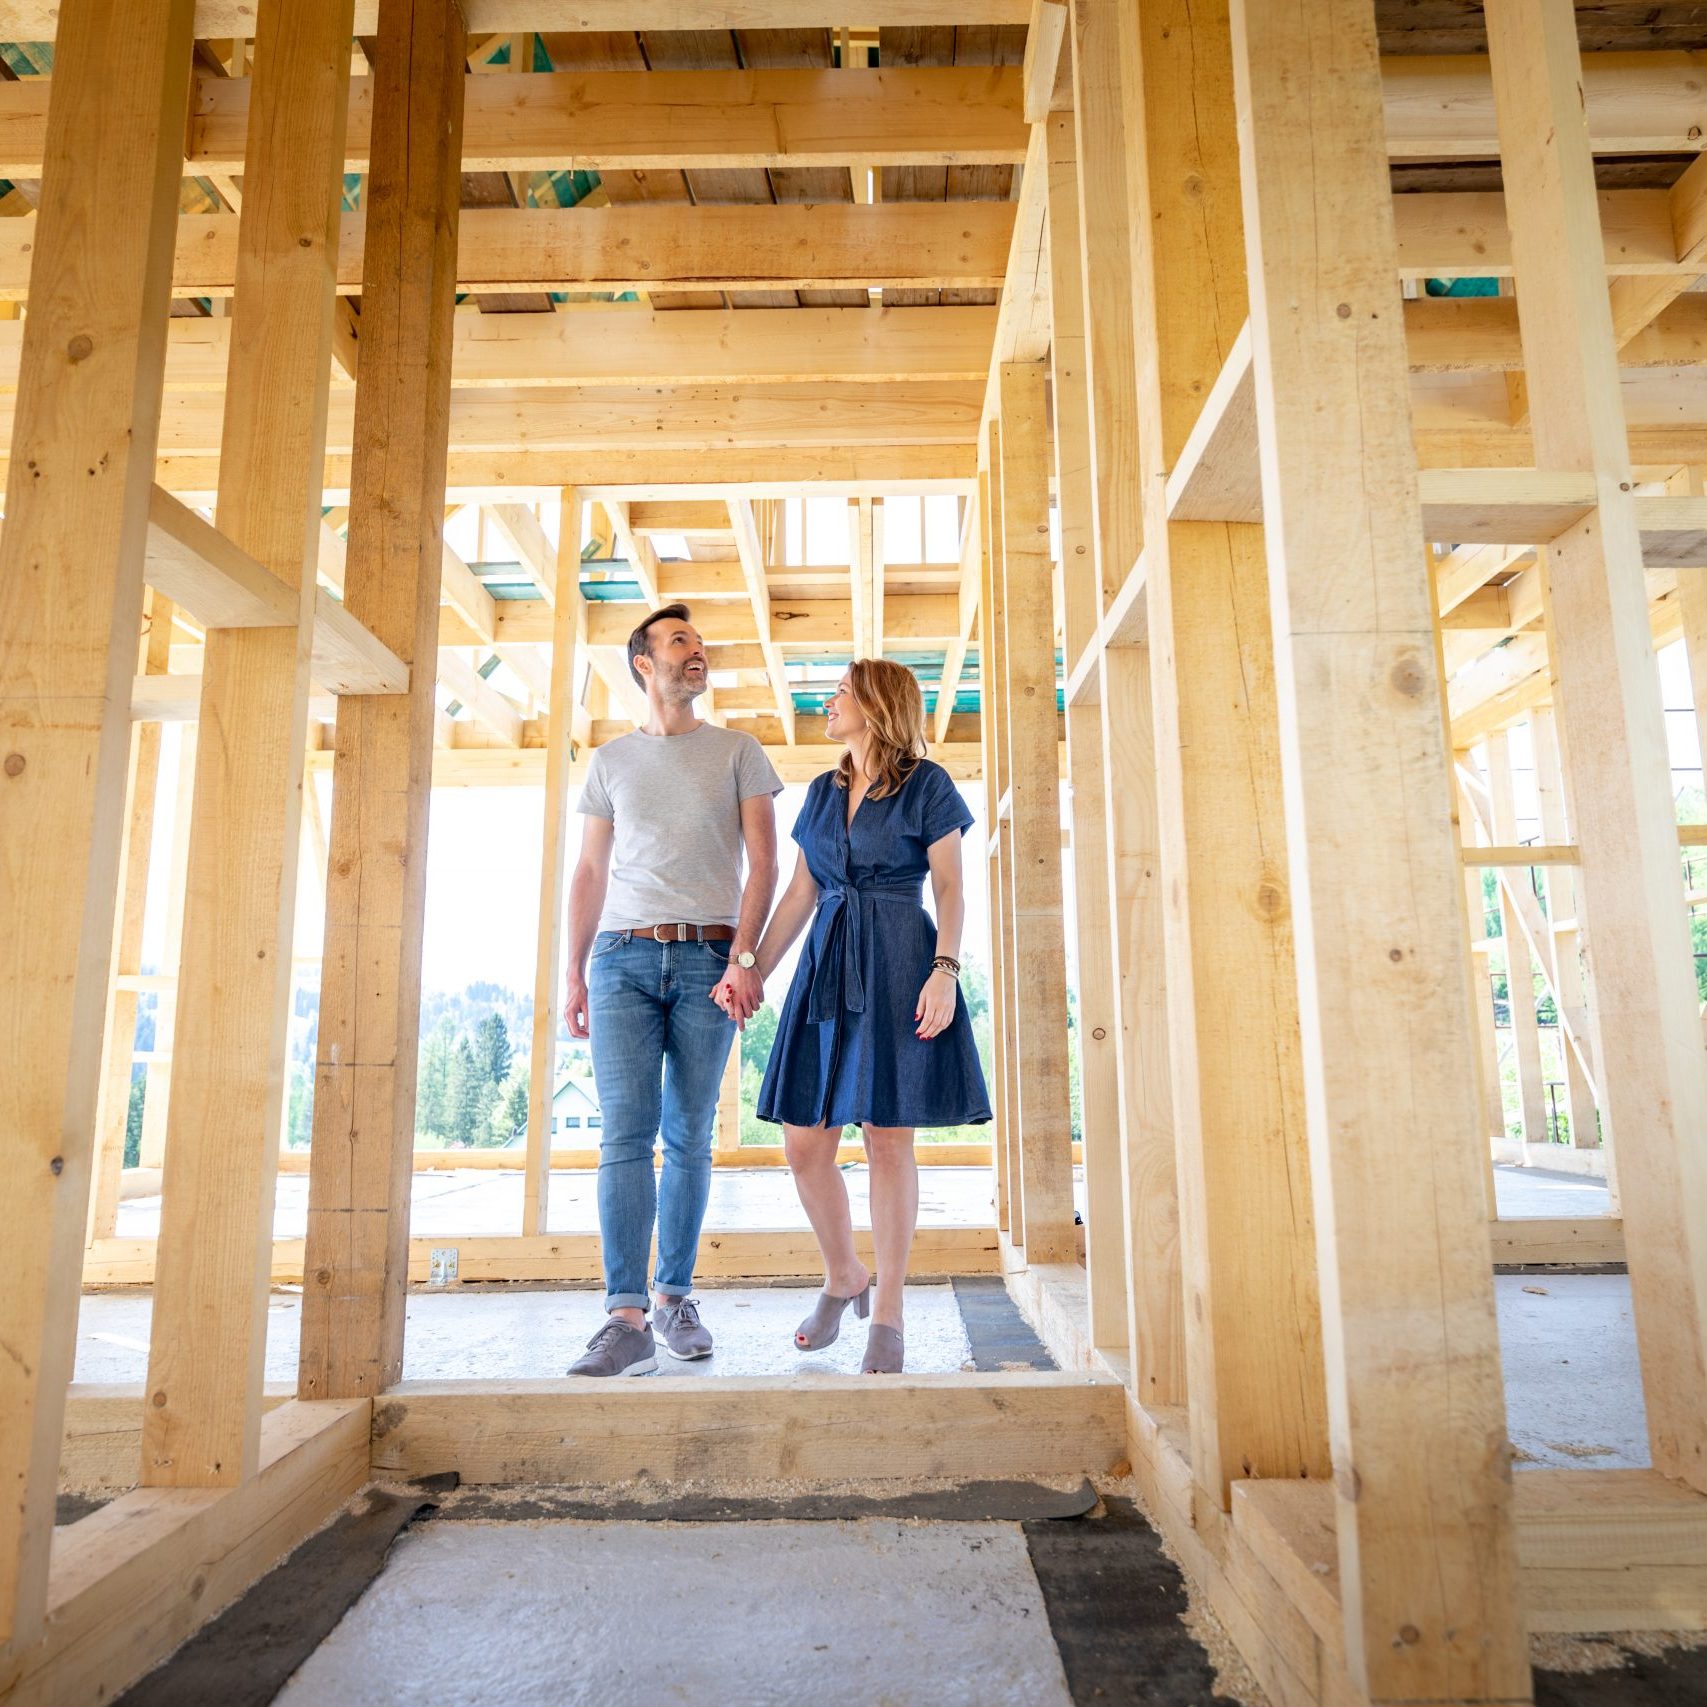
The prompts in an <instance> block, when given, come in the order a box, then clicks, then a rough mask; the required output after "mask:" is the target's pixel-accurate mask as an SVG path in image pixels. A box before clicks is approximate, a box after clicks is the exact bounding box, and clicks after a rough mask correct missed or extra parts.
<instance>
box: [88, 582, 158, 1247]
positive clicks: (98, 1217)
mask: <svg viewBox="0 0 1707 1707" xmlns="http://www.w3.org/2000/svg"><path fill="white" fill-rule="evenodd" d="M147 609H148V614H147V616H146V618H145V619H144V623H143V627H144V634H143V641H142V647H141V651H142V672H143V674H144V675H150V676H161V675H164V674H165V673H166V667H167V663H168V661H169V658H170V654H171V650H172V601H171V600H170V599H168V598H165V597H164V596H163V595H161V594H159V593H150V594H149V596H148V600H147ZM160 736H161V726H160V725H159V724H158V723H138V724H136V725H135V726H134V727H133V728H132V730H131V737H130V776H129V780H128V782H127V784H126V788H125V802H126V806H125V835H124V853H123V856H122V859H123V863H122V865H121V868H120V869H121V871H122V873H123V876H122V877H121V879H120V882H119V894H120V903H119V909H118V917H117V920H116V921H115V925H116V928H115V932H114V936H113V982H114V986H115V987H114V988H112V990H111V991H110V994H109V996H108V1001H107V1025H106V1035H107V1043H106V1049H105V1051H104V1053H103V1055H102V1058H101V1100H100V1107H99V1109H98V1111H97V1114H96V1118H95V1169H94V1188H93V1189H92V1190H91V1191H90V1193H89V1237H90V1238H91V1239H106V1238H111V1237H112V1235H113V1232H114V1230H115V1228H116V1227H117V1225H118V1211H119V1188H120V1185H121V1183H122V1181H121V1176H122V1175H123V1172H124V1145H125V1132H126V1129H127V1127H128V1126H129V1123H130V1086H131V1077H132V1072H133V1068H134V1063H133V1060H132V1056H133V1055H134V1053H135V1049H136V1004H137V1000H138V996H137V992H136V990H135V989H134V988H132V989H128V990H121V989H118V988H116V985H117V981H118V979H119V978H122V977H124V976H125V975H126V974H136V973H139V972H141V970H142V927H143V924H144V921H145V915H146V911H147V904H148V865H149V852H150V844H151V843H152V841H153V837H154V810H155V795H156V793H157V792H158V790H159V784H160ZM160 1005H161V1006H165V1005H166V1004H165V1003H164V1002H162V1003H161V1004H160Z"/></svg>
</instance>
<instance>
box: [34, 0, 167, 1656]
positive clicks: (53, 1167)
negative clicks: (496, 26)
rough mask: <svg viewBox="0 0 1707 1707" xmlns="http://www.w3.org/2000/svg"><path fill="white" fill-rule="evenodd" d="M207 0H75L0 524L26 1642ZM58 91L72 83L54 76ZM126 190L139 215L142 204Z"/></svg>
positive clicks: (49, 1519)
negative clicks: (170, 0)
mask: <svg viewBox="0 0 1707 1707" xmlns="http://www.w3.org/2000/svg"><path fill="white" fill-rule="evenodd" d="M190 32H191V12H190V7H189V5H188V4H187V0H176V3H174V4H170V5H162V6H154V7H126V8H122V9H116V8H114V7H112V6H110V5H107V4H103V3H101V0H67V3H66V5H65V6H64V9H63V16H62V17H61V18H60V20H59V35H58V45H57V61H56V70H55V75H54V77H53V78H52V79H51V90H44V91H43V99H44V101H46V102H47V110H46V128H45V132H44V152H45V155H46V160H45V168H44V170H45V176H44V178H43V184H42V191H41V203H40V205H41V211H40V213H39V214H38V215H37V224H38V227H39V229H38V231H37V233H36V240H35V247H34V254H33V257H32V262H31V272H32V276H33V277H34V279H35V281H36V285H37V309H36V311H35V312H34V313H32V314H31V315H30V317H29V319H28V320H27V321H26V323H25V329H24V339H23V350H22V355H21V360H20V371H19V380H18V397H17V404H16V408H15V411H14V415H13V426H12V440H13V443H14V445H15V446H16V447H17V450H18V454H17V455H16V456H15V457H14V458H13V459H12V460H11V462H10V465H9V467H8V469H7V496H6V518H7V520H6V526H5V528H4V530H3V533H0V640H3V644H0V747H3V748H4V755H5V756H4V759H3V761H0V791H3V795H4V801H5V805H4V809H3V810H0V915H3V916H4V917H6V918H8V919H14V920H16V919H21V918H25V917H27V918H28V919H29V920H30V923H31V928H30V929H28V930H8V931H6V932H5V933H3V937H0V940H3V942H4V945H5V946H4V950H3V957H0V964H3V967H4V977H0V1039H3V1040H4V1048H5V1053H6V1067H5V1070H4V1071H0V1176H3V1177H4V1178H5V1179H6V1181H7V1191H8V1198H7V1220H8V1228H7V1243H8V1260H9V1264H10V1268H11V1275H10V1279H9V1281H8V1284H7V1286H6V1288H5V1293H4V1298H3V1300H0V1344H4V1346H5V1347H6V1348H7V1353H8V1354H7V1355H6V1356H4V1357H0V1413H3V1414H4V1415H5V1417H6V1418H7V1425H6V1427H5V1429H4V1430H0V1489H3V1490H4V1497H3V1498H0V1640H5V1639H7V1638H11V1639H13V1640H14V1641H15V1642H16V1643H18V1644H20V1645H25V1644H28V1643H30V1642H32V1641H33V1640H34V1639H35V1638H36V1637H37V1636H38V1635H39V1633H40V1631H41V1626H42V1619H43V1616H44V1612H45V1609H46V1601H47V1593H48V1583H47V1571H48V1548H49V1542H50V1539H51V1536H52V1530H53V1505H54V1485H53V1484H54V1473H55V1467H56V1463H57V1459H58V1455H59V1441H60V1433H61V1426H62V1414H63V1412H62V1407H63V1404H64V1392H65V1386H66V1383H67V1381H68V1380H69V1379H70V1375H71V1367H72V1361H73V1355H74V1347H75V1337H76V1322H77V1293H78V1286H77V1269H78V1266H79V1261H80V1256H79V1247H80V1246H81V1245H82V1243H83V1240H84V1237H85V1229H86V1223H87V1218H88V1192H89V1176H90V1164H91V1151H92V1148H93V1144H94V1136H95V1130H94V1128H95V1110H96V1100H97V1091H98V1086H99V1083H100V1076H101V1075H100V1062H101V1043H102V1025H103V1020H104V1018H105V1014H106V1005H107V987H108V976H109V970H110V962H111V953H112V937H113V916H114V911H115V903H116V898H117V887H118V876H119V871H118V856H119V847H120V844H121V839H122V835H123V818H124V805H125V769H126V760H127V757H128V754H129V751H130V731H129V728H128V723H129V705H130V685H131V678H132V676H133V675H134V673H135V668H136V637H137V634H138V632H139V627H140V622H141V616H142V600H143V557H144V552H145V543H146V531H147V522H148V495H149V476H150V471H151V465H152V463H153V460H154V450H155V441H156V436H157V433H158V427H159V418H160V385H161V377H162V371H163V363H164V358H165V338H164V326H165V320H166V312H167V299H168V292H169V288H170V284H169V269H170V264H171V260H170V257H171V247H172V232H173V227H174V224H175V222H176V218H177V200H178V180H179V175H180V172H181V150H182V137H183V126H184V123H185V118H186V113H187V108H188V101H189V63H190V51H191V34H190ZM49 95H51V100H48V96H49ZM111 210H118V212H117V213H116V214H114V213H112V211H111Z"/></svg>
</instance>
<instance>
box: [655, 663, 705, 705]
mask: <svg viewBox="0 0 1707 1707" xmlns="http://www.w3.org/2000/svg"><path fill="white" fill-rule="evenodd" d="M706 679H707V678H706V674H705V673H704V672H703V671H701V672H697V673H695V674H694V675H690V674H689V673H688V668H687V666H686V665H685V664H683V665H674V664H660V665H659V666H658V686H659V688H660V690H661V691H662V694H663V697H664V698H665V699H667V700H668V701H670V703H671V704H673V705H685V704H687V703H688V702H689V701H691V700H696V699H698V698H699V696H700V695H701V694H702V693H704V692H705V686H706Z"/></svg>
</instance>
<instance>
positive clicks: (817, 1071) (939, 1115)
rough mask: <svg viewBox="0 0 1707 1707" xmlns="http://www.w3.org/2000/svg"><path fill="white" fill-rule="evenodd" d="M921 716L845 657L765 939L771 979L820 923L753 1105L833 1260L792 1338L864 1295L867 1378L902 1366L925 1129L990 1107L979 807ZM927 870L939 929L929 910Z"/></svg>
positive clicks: (876, 675)
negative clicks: (972, 835)
mask: <svg viewBox="0 0 1707 1707" xmlns="http://www.w3.org/2000/svg"><path fill="white" fill-rule="evenodd" d="M924 715H925V712H924V701H923V698H922V697H921V695H920V693H919V684H918V682H917V681H916V680H915V679H914V677H913V674H912V672H911V671H910V670H905V669H903V668H902V667H901V666H900V665H899V664H892V663H889V662H887V661H885V660H882V659H857V660H856V661H855V662H854V663H853V664H852V665H851V666H850V667H849V669H848V672H847V674H846V675H845V676H843V677H842V681H841V685H840V686H839V687H838V688H837V689H836V691H835V693H834V694H833V695H831V697H830V702H829V706H828V721H827V730H828V734H829V737H830V739H831V740H832V741H840V742H842V743H844V744H845V745H846V748H847V751H846V752H845V753H844V754H843V755H842V759H841V762H840V763H839V764H838V765H837V766H836V768H835V769H834V770H833V771H826V772H825V773H824V774H823V775H822V776H820V777H817V778H815V779H814V781H813V782H812V784H811V786H810V787H809V788H808V789H807V791H806V802H805V804H804V805H803V806H802V807H801V810H800V815H799V817H798V818H797V819H796V820H795V825H794V839H795V840H796V841H797V842H798V843H799V844H800V858H799V861H798V863H797V865H796V866H795V871H794V878H793V881H792V882H791V883H790V884H789V886H788V888H787V890H786V891H785V892H784V894H783V896H782V898H781V900H780V901H778V903H777V906H776V911H775V912H774V913H773V914H772V915H771V920H770V924H769V925H768V926H767V928H766V930H765V934H764V939H763V941H762V942H761V943H760V944H759V948H758V969H759V972H760V974H761V976H765V975H768V974H769V973H770V972H771V971H773V970H774V969H775V967H776V965H777V963H778V962H779V961H780V960H781V959H782V957H783V955H784V954H785V953H786V952H787V950H788V948H789V945H790V944H791V943H792V942H793V941H794V939H795V938H796V937H797V936H799V934H800V932H801V929H802V928H803V927H804V926H805V924H806V922H807V920H808V918H810V919H811V920H812V929H811V934H810V936H809V937H808V939H807V944H806V948H805V951H804V952H803V953H802V954H801V957H800V964H799V966H798V968H797V969H796V971H795V974H794V984H793V987H792V988H791V989H790V990H789V992H788V999H787V1001H786V1002H785V1003H784V1005H783V1010H782V1018H781V1020H780V1021H779V1022H778V1025H777V1032H776V1043H775V1046H774V1047H773V1048H772V1050H771V1058H770V1064H769V1066H768V1067H767V1068H766V1071H765V1079H764V1085H763V1088H762V1089H761V1091H760V1093H759V1111H758V1112H759V1118H760V1119H761V1120H767V1121H771V1122H774V1123H780V1124H781V1126H782V1128H783V1136H784V1141H785V1145H786V1150H787V1155H788V1164H789V1167H790V1168H791V1169H792V1170H793V1173H794V1182H795V1186H796V1188H797V1189H798V1191H799V1192H800V1201H801V1203H802V1204H803V1205H804V1207H805V1210H806V1214H807V1217H808V1218H809V1219H810V1221H811V1223H812V1230H813V1232H814V1233H816V1234H817V1237H818V1246H819V1249H820V1250H821V1251H822V1252H823V1257H824V1290H823V1292H822V1294H821V1295H820V1296H819V1299H818V1302H817V1305H816V1307H815V1308H814V1309H813V1311H812V1313H811V1315H809V1316H808V1317H807V1318H806V1320H805V1321H804V1322H802V1323H801V1324H800V1328H799V1330H798V1331H797V1333H796V1334H795V1336H794V1338H795V1344H796V1345H797V1346H799V1347H800V1349H801V1350H802V1351H816V1350H819V1349H820V1348H821V1347H823V1346H827V1345H829V1344H830V1343H831V1341H833V1340H834V1339H835V1338H836V1337H837V1335H838V1334H839V1333H840V1332H841V1324H842V1316H843V1314H844V1312H845V1311H846V1309H847V1307H848V1305H849V1304H852V1305H853V1306H854V1309H855V1313H856V1314H857V1315H859V1316H860V1317H862V1318H863V1317H865V1316H866V1315H867V1314H870V1316H871V1328H870V1331H869V1336H868V1338H867V1341H866V1349H865V1361H864V1365H863V1369H864V1373H866V1374H868V1375H876V1374H899V1373H900V1371H901V1366H902V1358H903V1337H902V1308H901V1291H902V1286H903V1284H904V1282H905V1280H906V1276H907V1256H908V1252H909V1251H910V1249H911V1248H912V1243H913V1229H914V1227H915V1225H916V1223H917V1221H918V1216H919V1174H918V1166H917V1164H916V1163H915V1161H914V1159H913V1131H914V1128H915V1127H919V1126H959V1125H963V1124H966V1123H968V1122H982V1121H987V1120H988V1119H989V1118H990V1103H989V1095H988V1093H987V1092H986V1090H985V1088H984V1075H983V1071H982V1069H981V1068H980V1067H979V1064H978V1051H977V1048H976V1047H975V1045H974V1043H973V1040H972V1025H971V1021H970V1018H969V1016H968V1014H967V1011H966V1004H965V1002H964V1001H963V1000H961V996H960V984H959V975H960V961H959V953H960V931H961V926H962V923H963V921H964V919H965V913H966V907H965V896H964V891H963V886H962V881H961V870H960V839H961V836H962V835H963V834H964V833H965V831H966V830H967V828H968V827H969V826H970V825H971V823H972V814H971V813H970V812H968V811H967V809H966V802H965V801H964V800H962V799H961V797H960V791H959V790H958V789H957V788H956V787H955V786H954V783H953V781H952V780H951V779H950V777H949V775H948V772H947V771H945V770H944V769H943V768H942V767H941V766H940V765H937V764H933V763H931V761H930V760H929V759H927V758H926V757H925V756H924V754H925V740H924ZM927 873H928V874H929V876H930V879H931V888H932V892H933V895H934V898H935V901H936V922H935V924H932V922H931V917H930V915H929V914H928V913H927V912H926V911H925V909H924V907H923V906H922V905H921V885H922V882H923V879H924V878H925V876H926V874H927ZM850 1122H851V1123H857V1124H858V1125H860V1126H862V1127H863V1128H864V1130H865V1153H866V1156H867V1158H868V1160H869V1162H870V1166H871V1230H872V1242H873V1244H874V1245H875V1247H876V1253H877V1272H876V1274H875V1276H873V1275H872V1273H871V1272H870V1271H869V1270H867V1269H866V1267H865V1266H864V1264H863V1263H861V1262H860V1260H859V1258H858V1257H857V1256H856V1255H855V1254H854V1239H853V1221H852V1218H851V1217H850V1215H849V1213H848V1194H847V1187H846V1186H845V1185H844V1184H843V1183H842V1175H841V1171H840V1170H839V1169H838V1168H837V1166H836V1149H837V1145H838V1144H839V1142H840V1139H841V1134H842V1128H843V1127H844V1126H846V1125H848V1124H849V1123H850ZM874 1286H875V1291H876V1298H875V1300H874V1299H873V1298H872V1292H873V1289H874Z"/></svg>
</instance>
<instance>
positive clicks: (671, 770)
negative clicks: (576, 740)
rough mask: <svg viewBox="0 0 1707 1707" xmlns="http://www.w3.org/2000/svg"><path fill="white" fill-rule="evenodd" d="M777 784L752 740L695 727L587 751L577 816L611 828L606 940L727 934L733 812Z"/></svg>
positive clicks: (734, 898)
mask: <svg viewBox="0 0 1707 1707" xmlns="http://www.w3.org/2000/svg"><path fill="white" fill-rule="evenodd" d="M781 791H782V779H781V778H780V777H779V776H778V775H777V774H776V771H775V770H774V769H773V768H772V766H771V762H770V760H769V759H767V758H766V757H765V750H764V748H763V747H761V746H760V745H759V743H758V742H757V741H755V740H754V739H753V737H752V736H751V735H744V734H742V733H741V732H740V731H739V730H736V729H719V728H718V727H717V725H716V724H715V723H702V724H701V725H700V726H699V728H697V729H695V730H694V731H693V732H692V733H691V734H688V735H648V734H646V733H644V732H643V731H641V730H639V729H636V730H635V731H634V733H633V734H632V735H621V736H618V737H617V739H616V740H614V741H607V742H606V743H605V744H604V745H603V746H602V747H595V748H594V749H593V759H592V763H591V764H590V765H589V766H588V767H587V784H586V787H585V788H583V789H582V790H581V803H580V807H579V810H580V811H582V812H584V813H586V814H587V815H588V816H589V817H593V818H608V819H610V820H611V822H612V823H613V824H615V826H616V839H615V846H614V847H613V849H612V852H611V871H610V887H609V888H608V889H607V890H606V891H605V910H604V912H603V914H602V915H600V918H599V929H600V930H604V931H626V930H637V929H639V928H641V927H642V926H646V925H663V924H678V923H679V924H684V925H732V924H734V923H735V922H736V921H737V919H738V918H739V917H740V911H741V867H742V853H743V844H742V840H741V802H742V801H743V800H751V799H752V798H753V797H754V796H755V795H758V794H779V793H781Z"/></svg>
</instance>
